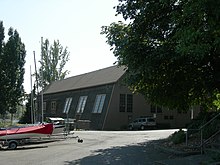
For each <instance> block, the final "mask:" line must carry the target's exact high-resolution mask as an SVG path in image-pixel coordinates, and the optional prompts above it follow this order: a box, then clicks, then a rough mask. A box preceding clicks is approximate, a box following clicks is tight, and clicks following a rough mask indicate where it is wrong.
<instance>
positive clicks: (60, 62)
mask: <svg viewBox="0 0 220 165" xmlns="http://www.w3.org/2000/svg"><path fill="white" fill-rule="evenodd" d="M41 49H42V50H41V52H42V56H43V60H42V61H40V63H41V67H40V69H39V72H38V73H39V77H42V71H43V83H42V79H40V84H39V85H40V86H41V87H42V84H43V87H45V86H46V85H48V84H50V83H51V82H52V81H56V80H62V79H64V78H65V76H66V75H67V74H68V73H69V71H68V70H64V66H65V65H66V62H67V61H69V52H68V50H67V47H65V48H63V46H62V45H61V44H60V43H59V40H57V41H55V40H54V42H53V44H52V45H50V43H49V40H48V39H46V40H45V41H44V42H43V43H42V48H41Z"/></svg>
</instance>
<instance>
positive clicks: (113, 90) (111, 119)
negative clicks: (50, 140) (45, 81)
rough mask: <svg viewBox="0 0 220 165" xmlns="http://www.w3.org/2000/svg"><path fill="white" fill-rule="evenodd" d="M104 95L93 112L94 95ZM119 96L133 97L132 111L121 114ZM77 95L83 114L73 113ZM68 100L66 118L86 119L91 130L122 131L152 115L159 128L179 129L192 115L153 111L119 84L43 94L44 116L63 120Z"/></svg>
mask: <svg viewBox="0 0 220 165" xmlns="http://www.w3.org/2000/svg"><path fill="white" fill-rule="evenodd" d="M99 94H106V97H105V102H104V105H103V109H102V113H92V112H93V108H94V103H95V99H96V96H97V95H99ZM120 94H125V95H133V106H132V112H127V111H126V110H125V112H120V108H119V107H120ZM80 96H87V101H86V105H85V108H84V111H83V113H76V111H77V105H78V102H79V98H80ZM69 97H71V98H72V103H71V106H70V109H69V113H68V117H69V118H73V119H77V120H89V121H90V129H92V130H122V129H126V127H127V126H128V124H129V122H131V121H133V120H134V119H135V118H138V117H140V116H155V117H156V121H157V123H158V126H159V128H182V127H185V126H186V124H187V123H189V122H190V121H191V112H190V111H189V112H187V113H178V112H177V111H174V110H168V109H165V108H162V111H161V112H159V111H158V112H152V109H151V108H152V107H151V105H150V104H149V103H147V102H146V100H145V99H144V97H143V96H142V95H140V94H139V95H138V94H132V92H131V91H130V90H129V89H128V88H127V87H125V86H122V85H121V83H119V82H118V83H116V84H108V85H103V86H98V87H91V88H86V89H79V90H75V91H67V92H62V93H54V94H49V95H44V101H45V102H46V111H45V117H63V118H67V115H66V114H65V113H63V110H64V106H65V102H66V99H67V98H69ZM52 102H56V110H55V111H51V103H52ZM198 111H199V110H198V108H196V109H195V111H194V117H195V116H197V114H198Z"/></svg>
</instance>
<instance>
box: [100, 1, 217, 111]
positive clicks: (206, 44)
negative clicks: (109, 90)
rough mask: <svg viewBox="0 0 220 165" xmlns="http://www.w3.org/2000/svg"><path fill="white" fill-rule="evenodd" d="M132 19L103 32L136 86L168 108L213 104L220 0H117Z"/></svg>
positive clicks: (182, 108)
mask: <svg viewBox="0 0 220 165" xmlns="http://www.w3.org/2000/svg"><path fill="white" fill-rule="evenodd" d="M116 13H117V14H116V15H120V14H121V15H122V16H123V18H124V19H125V20H127V21H129V23H128V24H124V23H122V22H118V23H112V24H111V25H110V26H103V27H102V32H101V34H104V35H106V37H107V43H108V44H109V45H110V46H111V49H113V53H114V55H115V56H116V57H117V59H118V64H119V65H125V66H127V70H128V77H127V83H128V85H129V86H130V88H131V89H132V90H133V91H134V92H139V93H142V94H144V95H145V96H146V98H147V99H148V100H150V101H151V102H152V103H155V104H157V105H161V106H165V107H169V108H170V109H179V110H187V109H188V108H189V107H190V106H192V105H198V104H200V105H203V106H204V107H206V108H208V107H210V106H213V102H214V101H215V100H216V99H217V98H216V96H217V94H218V93H220V67H219V66H220V1H215V0H158V1H155V0H119V4H118V6H116Z"/></svg>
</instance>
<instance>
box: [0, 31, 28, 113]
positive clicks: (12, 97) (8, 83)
mask: <svg viewBox="0 0 220 165" xmlns="http://www.w3.org/2000/svg"><path fill="white" fill-rule="evenodd" d="M8 35H9V39H8V41H7V42H6V43H5V44H3V47H2V52H1V56H0V67H1V68H0V71H1V72H0V73H1V82H0V83H1V87H0V88H1V100H0V105H1V106H2V108H3V111H2V113H5V112H6V111H8V112H10V113H11V114H14V113H15V112H16V109H17V105H19V104H21V101H22V100H21V99H22V96H23V92H24V90H23V85H22V84H23V81H24V64H25V56H26V51H25V46H24V44H23V43H22V42H21V38H20V36H19V34H18V32H17V31H16V30H13V29H12V28H10V29H9V31H8ZM12 117H13V115H12Z"/></svg>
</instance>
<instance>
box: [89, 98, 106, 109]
mask: <svg viewBox="0 0 220 165" xmlns="http://www.w3.org/2000/svg"><path fill="white" fill-rule="evenodd" d="M105 96H106V94H101V95H97V96H96V99H95V104H94V108H93V111H92V112H93V113H102V109H103V105H104V102H105Z"/></svg>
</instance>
